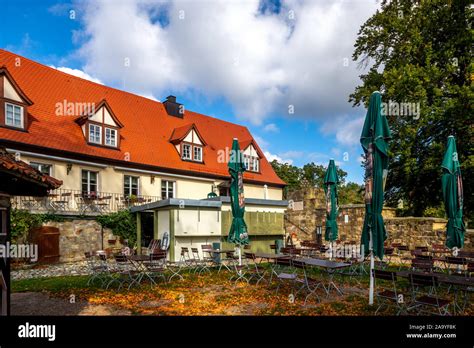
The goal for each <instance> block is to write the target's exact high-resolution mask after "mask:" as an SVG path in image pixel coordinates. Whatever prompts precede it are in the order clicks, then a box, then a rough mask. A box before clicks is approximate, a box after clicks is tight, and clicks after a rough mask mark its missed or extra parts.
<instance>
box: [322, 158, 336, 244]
mask: <svg viewBox="0 0 474 348" xmlns="http://www.w3.org/2000/svg"><path fill="white" fill-rule="evenodd" d="M338 183H339V178H338V177H337V169H336V165H335V164H334V160H333V159H331V160H329V165H328V169H327V171H326V175H325V176H324V192H325V194H326V233H325V236H324V238H325V239H326V240H327V241H330V242H331V246H332V242H333V241H335V240H336V239H337V222H336V219H337V213H338V210H339V207H338V199H337V185H338ZM331 251H332V248H331Z"/></svg>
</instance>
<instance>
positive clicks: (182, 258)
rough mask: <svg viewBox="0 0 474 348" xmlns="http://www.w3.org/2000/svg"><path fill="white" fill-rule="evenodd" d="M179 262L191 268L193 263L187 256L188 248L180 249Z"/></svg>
mask: <svg viewBox="0 0 474 348" xmlns="http://www.w3.org/2000/svg"><path fill="white" fill-rule="evenodd" d="M179 260H180V261H182V262H184V263H185V264H186V266H188V267H191V266H193V261H192V259H191V256H189V248H188V247H181V253H180V259H179Z"/></svg>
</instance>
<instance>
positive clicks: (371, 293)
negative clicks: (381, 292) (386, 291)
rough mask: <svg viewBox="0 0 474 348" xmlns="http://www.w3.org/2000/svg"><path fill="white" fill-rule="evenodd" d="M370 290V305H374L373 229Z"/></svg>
mask: <svg viewBox="0 0 474 348" xmlns="http://www.w3.org/2000/svg"><path fill="white" fill-rule="evenodd" d="M369 248H370V289H369V305H371V306H372V305H373V304H374V263H375V262H374V249H373V244H372V228H371V229H370V241H369Z"/></svg>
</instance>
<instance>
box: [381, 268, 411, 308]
mask: <svg viewBox="0 0 474 348" xmlns="http://www.w3.org/2000/svg"><path fill="white" fill-rule="evenodd" d="M377 283H381V286H378V285H377ZM374 287H375V297H376V299H377V303H378V307H377V309H376V310H375V315H377V313H378V312H379V311H380V310H381V309H382V308H384V307H386V308H394V309H397V310H398V311H397V315H399V314H401V313H402V312H405V311H406V305H405V295H404V294H403V293H400V292H399V291H398V288H397V273H395V272H391V271H386V270H379V269H374Z"/></svg>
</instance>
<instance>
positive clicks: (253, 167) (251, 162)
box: [244, 155, 260, 172]
mask: <svg viewBox="0 0 474 348" xmlns="http://www.w3.org/2000/svg"><path fill="white" fill-rule="evenodd" d="M244 164H245V169H247V170H248V171H250V172H258V171H259V170H260V158H258V157H255V156H248V155H244Z"/></svg>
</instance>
